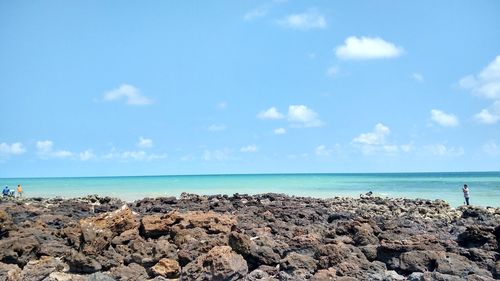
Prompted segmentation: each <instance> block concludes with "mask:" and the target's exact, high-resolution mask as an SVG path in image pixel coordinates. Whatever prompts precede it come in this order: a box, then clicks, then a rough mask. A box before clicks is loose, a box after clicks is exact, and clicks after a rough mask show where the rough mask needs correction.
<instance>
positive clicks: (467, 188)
mask: <svg viewBox="0 0 500 281" xmlns="http://www.w3.org/2000/svg"><path fill="white" fill-rule="evenodd" d="M462 191H463V192H464V198H465V202H466V203H467V206H468V205H469V187H468V186H467V185H466V184H464V187H463V188H462Z"/></svg>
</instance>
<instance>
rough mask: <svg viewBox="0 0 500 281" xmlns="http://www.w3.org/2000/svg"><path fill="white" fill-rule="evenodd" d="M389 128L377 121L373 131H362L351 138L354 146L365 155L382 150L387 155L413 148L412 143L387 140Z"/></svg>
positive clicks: (408, 150) (406, 151)
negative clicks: (396, 142)
mask: <svg viewBox="0 0 500 281" xmlns="http://www.w3.org/2000/svg"><path fill="white" fill-rule="evenodd" d="M390 133H391V130H390V129H389V127H387V126H385V125H384V124H382V123H378V124H376V125H375V127H374V128H373V131H371V132H367V133H362V134H360V135H358V136H357V137H355V138H354V139H353V140H352V144H354V146H355V147H357V148H359V149H361V152H362V153H363V154H365V155H371V154H375V153H377V152H383V153H386V154H389V155H396V154H398V153H400V152H405V153H408V152H410V151H412V150H413V145H412V144H402V145H398V144H393V143H390V142H388V141H387V137H388V136H389V135H390Z"/></svg>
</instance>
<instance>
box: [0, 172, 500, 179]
mask: <svg viewBox="0 0 500 281" xmlns="http://www.w3.org/2000/svg"><path fill="white" fill-rule="evenodd" d="M461 173H500V171H460V172H458V171H439V172H299V173H286V172H285V173H279V172H270V173H227V174H225V173H207V174H157V175H105V176H48V177H43V176H34V177H29V176H22V177H5V178H4V177H0V179H64V178H127V177H130V178H133V177H201V176H280V175H282V176H287V175H375V174H379V175H380V174H382V175H384V174H385V175H397V174H461Z"/></svg>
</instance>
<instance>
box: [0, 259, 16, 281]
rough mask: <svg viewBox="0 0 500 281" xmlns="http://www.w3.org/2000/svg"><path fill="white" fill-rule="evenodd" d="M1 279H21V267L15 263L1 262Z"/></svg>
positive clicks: (7, 280)
mask: <svg viewBox="0 0 500 281" xmlns="http://www.w3.org/2000/svg"><path fill="white" fill-rule="evenodd" d="M0 280H2V281H18V280H21V268H19V266H17V265H15V264H6V263H2V262H0Z"/></svg>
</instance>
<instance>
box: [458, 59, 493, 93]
mask: <svg viewBox="0 0 500 281" xmlns="http://www.w3.org/2000/svg"><path fill="white" fill-rule="evenodd" d="M459 85H460V86H461V87H462V88H464V89H470V90H471V91H472V92H473V93H474V94H476V95H478V96H480V97H484V98H488V99H494V100H500V55H499V56H497V57H496V58H495V59H494V60H493V61H492V62H491V63H490V64H489V65H488V66H486V68H484V69H483V70H482V71H481V72H480V73H479V74H477V75H468V76H465V77H463V78H462V79H460V81H459Z"/></svg>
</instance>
